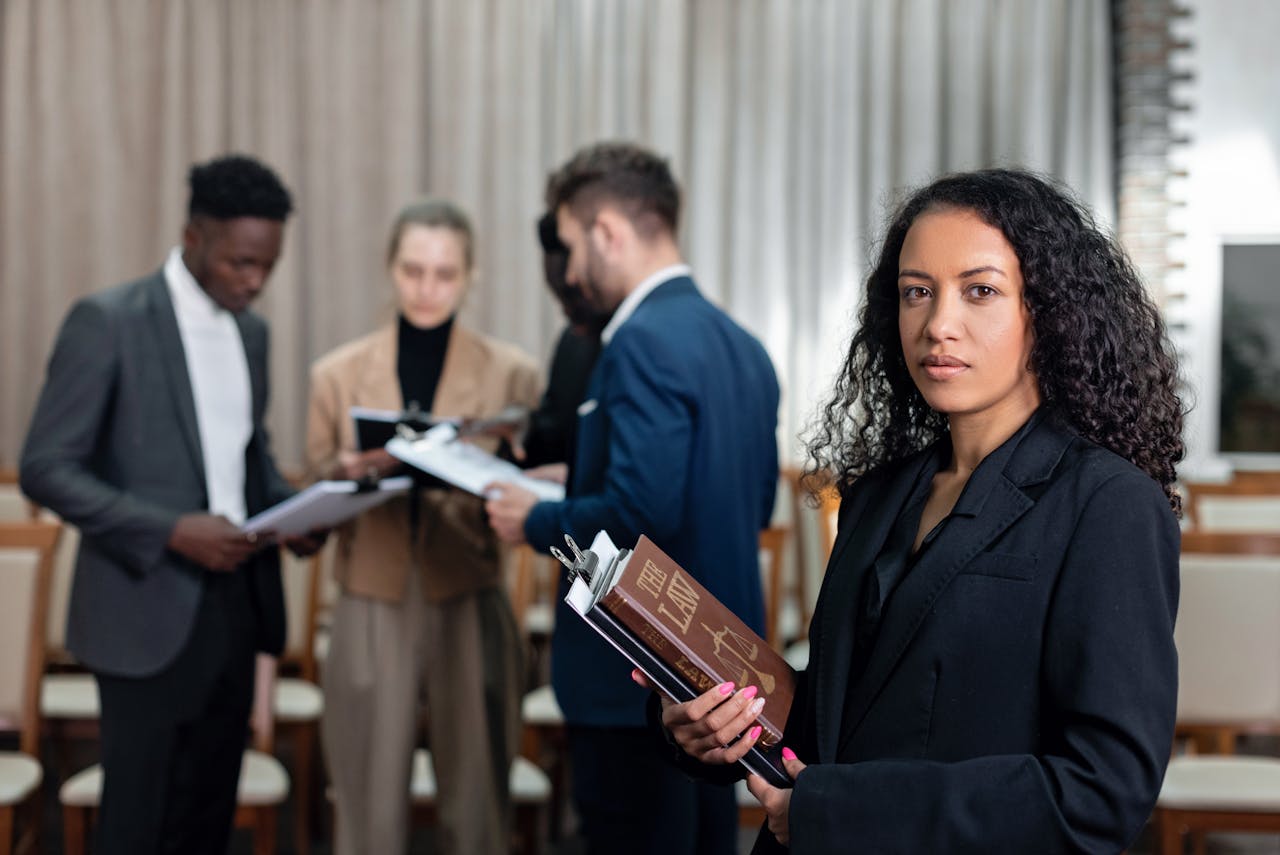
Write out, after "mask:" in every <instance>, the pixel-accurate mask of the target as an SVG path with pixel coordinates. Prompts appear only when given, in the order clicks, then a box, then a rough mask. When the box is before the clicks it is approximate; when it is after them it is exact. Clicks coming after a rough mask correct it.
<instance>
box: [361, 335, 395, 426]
mask: <svg viewBox="0 0 1280 855" xmlns="http://www.w3.org/2000/svg"><path fill="white" fill-rule="evenodd" d="M399 346H400V342H399V332H398V328H397V326H396V324H394V323H392V324H387V325H386V326H384V327H382V328H381V329H380V330H378V333H377V338H376V340H375V341H374V342H373V345H372V346H371V347H370V348H369V351H368V357H367V358H366V359H365V360H363V364H362V365H361V367H360V369H359V376H358V377H357V378H356V384H355V386H356V395H357V400H358V401H359V402H360V405H361V406H363V407H373V408H376V409H381V410H402V409H404V392H403V390H401V388H400V369H399V368H398V367H397V365H396V357H397V352H398V351H397V348H399Z"/></svg>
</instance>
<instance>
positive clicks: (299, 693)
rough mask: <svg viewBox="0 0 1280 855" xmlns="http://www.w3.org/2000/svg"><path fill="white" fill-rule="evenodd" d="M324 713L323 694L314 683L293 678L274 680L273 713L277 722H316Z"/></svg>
mask: <svg viewBox="0 0 1280 855" xmlns="http://www.w3.org/2000/svg"><path fill="white" fill-rule="evenodd" d="M323 712H324V693H323V692H322V691H320V687H319V686H317V685H316V684H315V683H311V682H308V681H307V680H299V679H297V678H295V677H281V678H280V679H278V680H276V694H275V713H276V719H277V720H278V721H285V722H299V721H317V720H319V718H320V715H321V713H323Z"/></svg>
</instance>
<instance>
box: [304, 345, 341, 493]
mask: <svg viewBox="0 0 1280 855" xmlns="http://www.w3.org/2000/svg"><path fill="white" fill-rule="evenodd" d="M341 399H342V395H341V390H340V388H339V384H338V380H337V378H336V377H335V376H334V373H333V372H332V371H327V370H325V368H324V367H323V365H313V366H311V393H310V395H309V397H308V400H307V442H306V459H307V479H308V480H310V481H323V480H324V479H326V478H329V477H330V476H331V475H332V473H333V468H334V466H335V465H336V464H337V462H338V452H339V451H341V450H342V440H341V436H340V427H339V426H340V425H341V416H342V414H341V413H340V412H339V411H340V410H341V409H342V404H341Z"/></svg>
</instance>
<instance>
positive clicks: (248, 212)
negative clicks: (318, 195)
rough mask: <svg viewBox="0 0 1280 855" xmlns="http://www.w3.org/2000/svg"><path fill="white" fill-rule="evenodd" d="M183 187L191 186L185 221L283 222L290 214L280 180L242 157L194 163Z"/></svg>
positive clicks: (229, 156) (248, 158)
mask: <svg viewBox="0 0 1280 855" xmlns="http://www.w3.org/2000/svg"><path fill="white" fill-rule="evenodd" d="M187 183H188V184H189V185H190V186H191V199H190V201H189V202H188V203H187V216H188V217H192V218H194V217H197V216H201V217H212V218H213V219H215V220H233V219H236V218H237V217H259V218H261V219H264V220H275V221H277V222H284V221H285V220H286V219H288V217H289V214H290V213H292V212H293V199H292V198H291V197H290V196H289V191H288V190H286V189H285V186H284V184H283V183H282V182H281V181H280V177H279V176H278V175H276V174H275V173H274V172H273V171H271V169H270V168H269V167H267V166H265V165H263V164H262V163H260V162H259V161H257V160H254V159H253V158H252V157H246V156H245V155H240V154H230V155H225V156H223V157H218V158H214V159H213V160H211V161H209V162H208V163H197V164H195V165H194V166H192V167H191V171H190V172H189V173H188V174H187Z"/></svg>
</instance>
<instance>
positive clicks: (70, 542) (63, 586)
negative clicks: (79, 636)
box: [45, 522, 80, 664]
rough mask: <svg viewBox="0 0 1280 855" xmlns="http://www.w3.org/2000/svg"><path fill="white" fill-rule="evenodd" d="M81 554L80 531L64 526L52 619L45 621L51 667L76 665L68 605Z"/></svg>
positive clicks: (53, 582) (55, 570) (51, 604)
mask: <svg viewBox="0 0 1280 855" xmlns="http://www.w3.org/2000/svg"><path fill="white" fill-rule="evenodd" d="M79 551H80V529H78V528H76V527H75V526H73V525H71V524H69V523H65V522H64V523H63V524H62V536H61V537H60V538H59V539H58V548H57V549H56V550H54V553H53V573H52V576H51V578H50V580H49V615H48V617H47V618H46V620H45V648H46V651H47V655H48V657H49V661H50V663H58V664H69V663H71V662H73V661H74V660H73V658H72V656H71V654H70V653H69V652H68V651H67V604H68V603H69V602H70V601H71V582H72V579H73V577H74V576H75V572H76V554H77V553H78V552H79Z"/></svg>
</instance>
